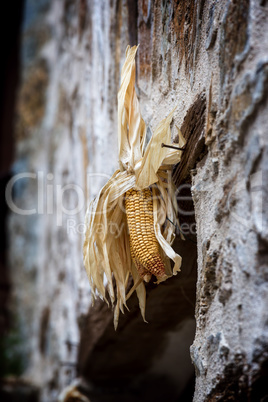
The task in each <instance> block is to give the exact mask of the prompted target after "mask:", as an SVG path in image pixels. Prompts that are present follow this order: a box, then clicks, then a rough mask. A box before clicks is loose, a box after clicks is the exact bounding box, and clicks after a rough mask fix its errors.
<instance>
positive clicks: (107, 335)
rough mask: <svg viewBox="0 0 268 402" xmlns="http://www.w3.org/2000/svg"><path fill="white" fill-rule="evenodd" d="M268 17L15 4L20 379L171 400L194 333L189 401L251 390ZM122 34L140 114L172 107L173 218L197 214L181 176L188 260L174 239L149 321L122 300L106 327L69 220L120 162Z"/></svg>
mask: <svg viewBox="0 0 268 402" xmlns="http://www.w3.org/2000/svg"><path fill="white" fill-rule="evenodd" d="M267 24H268V4H267V2H265V1H257V0H255V1H227V0H226V1H221V2H215V1H210V0H208V1H204V0H197V1H190V0H189V1H178V2H177V1H166V2H161V1H154V2H153V1H146V0H139V1H138V2H137V3H136V2H132V1H125V0H121V1H120V0H119V1H110V2H106V1H97V0H96V1H85V0H80V1H75V0H65V1H61V0H56V1H49V0H44V1H42V2H35V1H31V0H28V1H26V5H25V16H24V26H23V33H22V38H23V42H22V61H23V71H22V84H21V88H20V92H19V96H18V119H17V124H16V135H17V158H16V163H15V165H14V174H16V173H21V172H29V173H31V174H32V176H30V177H28V178H24V179H20V180H18V181H17V182H16V184H15V186H14V196H15V203H16V205H17V206H18V207H19V208H22V209H28V210H29V209H32V208H35V209H36V210H37V211H36V212H38V213H33V214H31V215H21V214H18V213H12V215H11V217H10V221H9V232H10V239H11V241H10V251H9V255H10V266H11V268H12V283H13V299H12V300H13V303H14V306H15V307H14V311H16V316H17V321H18V327H19V330H20V333H21V335H22V338H23V344H22V349H23V356H24V367H25V370H24V372H25V375H24V377H25V378H27V379H29V381H30V382H32V383H33V384H35V385H37V386H39V387H40V388H41V389H42V392H41V400H42V401H52V400H55V398H56V395H57V394H58V392H59V390H60V389H62V388H63V387H64V386H65V385H67V384H68V383H69V382H70V380H72V378H74V377H75V376H76V375H77V374H79V375H81V376H83V377H84V379H85V380H86V381H87V384H89V383H90V390H91V391H89V395H90V397H91V399H92V400H96V401H99V400H110V401H111V400H117V401H118V400H120V399H119V397H121V398H123V399H121V400H124V401H125V400H133V401H135V400H137V399H138V400H143V399H142V397H143V398H145V399H146V400H150V397H152V393H151V390H152V387H153V386H152V383H153V384H154V386H155V383H157V384H159V383H160V382H161V381H162V384H163V387H162V388H161V387H159V388H157V387H156V390H157V391H156V395H155V394H153V397H154V400H157V393H158V397H159V398H160V399H159V400H163V398H164V397H165V396H167V394H161V392H162V391H163V389H165V388H166V389H167V388H168V389H169V392H170V395H168V398H169V400H170V401H172V400H176V399H177V398H179V397H180V398H183V394H182V393H183V389H185V387H186V383H187V381H190V379H191V375H192V369H191V366H190V364H189V360H188V362H187V357H186V355H188V348H189V344H190V343H191V342H193V344H192V346H191V357H192V361H193V363H194V366H195V371H196V386H195V394H194V400H195V401H206V400H207V401H213V400H227V399H228V398H233V400H247V398H249V399H250V400H253V401H255V400H256V401H257V400H261V398H262V397H264V395H265V375H266V376H267V374H265V373H267V364H268V363H267V362H268V349H267V345H268V339H267V338H268V327H267V322H268V317H267V303H268V284H267V246H268V217H267V199H268V194H266V193H267V170H268V167H267V160H268V159H267V156H268V155H267V130H268V127H267V102H268V100H267V84H268V33H267V29H266V27H267ZM129 43H130V44H135V43H139V44H140V47H139V52H138V61H137V90H138V93H139V98H140V102H141V110H142V114H143V117H144V120H145V122H146V124H147V125H149V126H150V127H152V128H154V127H155V126H156V125H157V123H158V122H159V121H160V120H161V119H162V118H163V117H164V116H165V115H166V114H167V113H168V112H169V111H170V110H171V109H173V107H174V106H175V105H178V106H177V109H176V112H175V115H174V123H173V127H172V132H173V133H175V131H176V130H175V128H176V127H175V126H178V127H181V129H182V132H183V134H184V135H185V137H186V138H187V144H188V146H187V148H186V151H185V154H184V157H183V159H182V162H181V164H180V166H177V167H176V169H175V170H174V175H173V177H174V181H175V183H176V185H177V186H179V185H182V184H183V185H185V184H186V186H185V187H183V188H182V189H180V191H181V192H180V193H179V196H180V197H178V202H179V206H180V207H181V210H180V219H181V222H182V223H185V224H186V226H184V227H185V230H186V229H187V228H188V229H189V223H190V224H191V225H192V224H193V223H194V219H193V215H191V218H190V217H189V216H190V215H187V214H185V212H187V211H188V212H189V210H191V202H190V203H188V204H187V200H186V199H185V198H184V199H183V198H182V197H183V196H185V195H187V196H189V185H188V187H187V184H189V183H191V185H192V195H193V201H194V210H195V218H196V223H197V250H198V257H196V254H195V248H196V247H195V244H194V238H195V233H193V236H192V237H191V233H190V234H188V237H189V239H187V240H186V242H185V243H183V242H179V241H178V249H180V250H182V251H181V252H182V253H184V256H183V258H184V265H183V267H182V269H183V273H182V274H181V276H180V274H179V275H178V276H177V277H176V278H173V279H172V280H171V279H170V280H169V281H168V282H169V283H168V282H167V283H166V284H162V285H160V286H159V287H158V288H155V287H154V285H150V286H151V288H149V294H148V315H149V316H148V317H147V319H148V320H149V321H150V324H148V325H147V326H146V325H145V324H144V323H142V321H141V319H140V317H138V312H137V309H136V307H137V306H136V305H135V300H134V299H133V300H132V301H131V300H130V303H131V304H132V308H133V313H131V314H129V315H128V314H127V315H126V316H124V317H122V322H121V324H120V326H119V329H118V333H117V334H115V333H114V332H113V328H112V324H111V313H110V312H109V311H108V310H107V309H106V307H104V306H103V305H102V304H101V305H99V306H98V305H97V306H95V310H94V309H93V310H92V309H91V310H89V313H88V309H89V305H90V290H89V285H88V281H87V278H86V274H85V272H84V269H83V265H82V249H81V248H82V237H83V236H82V232H83V226H82V224H83V222H84V212H85V202H84V201H85V200H86V202H87V200H88V199H91V198H92V197H94V196H95V195H96V194H97V192H98V190H99V189H100V187H101V186H102V185H103V184H104V183H105V182H106V180H107V178H108V177H110V175H111V174H112V173H113V172H114V170H115V168H116V167H117V120H116V106H117V105H116V96H117V90H118V86H119V78H120V68H121V66H122V61H123V58H124V50H125V48H126V46H127V44H129ZM86 172H87V173H88V175H87V174H86ZM83 195H84V196H83ZM80 200H81V203H79V201H80ZM61 201H62V202H61ZM82 201H83V202H82ZM188 201H189V200H188ZM62 203H63V207H64V208H62V206H61V204H62ZM76 207H77V208H76ZM75 208H76V209H77V210H78V211H76V210H75ZM190 212H193V211H190ZM187 225H188V226H187ZM196 262H197V263H198V270H197V272H198V278H197V289H196V290H197V293H196V310H195V315H196V333H195V339H194V340H193V335H194V330H195V328H194V324H193V314H194V313H193V303H194V302H195V282H196V277H195V272H196V269H195V268H196ZM135 309H136V310H135ZM80 331H81V343H80V345H79V354H78V356H77V346H78V343H79V339H80ZM136 334H137V335H139V338H138V340H137V336H135V335H136ZM178 340H180V342H178ZM178 343H179V344H180V345H181V349H180V350H179V349H178ZM136 350H137V351H138V352H137V353H135V351H136ZM175 350H179V352H178V353H177V355H176V354H175V353H173V351H175ZM120 351H121V352H120ZM107 359H108V362H107ZM184 359H186V360H184ZM182 361H183V362H184V361H185V362H186V363H185V364H184V363H182ZM108 363H109V364H108ZM77 364H78V372H76V365H77ZM184 366H185V367H186V368H185V370H182V367H184ZM171 367H172V370H171V369H170V368H171ZM124 376H125V377H124ZM126 378H127V381H126V383H125V384H126V385H125V386H124V389H123V390H122V389H121V391H122V392H121V393H120V392H118V389H120V386H121V384H122V382H123V381H124V380H126ZM129 378H132V381H129ZM163 378H164V380H163ZM116 379H117V380H118V382H117V383H116V382H115V381H116ZM109 380H110V383H109ZM121 380H122V382H121ZM160 380H161V381H160ZM150 381H151V382H150ZM104 384H106V389H105V390H104V389H103V385H104ZM148 384H149V385H148ZM150 384H151V385H150ZM142 390H143V391H144V393H143V394H142ZM107 395H110V399H107V398H108V396H107ZM111 395H112V396H111ZM120 395H121V396H120ZM130 395H131V398H132V399H131V398H130ZM112 397H113V398H114V399H112ZM135 397H137V398H136V399H135ZM105 398H106V399H105ZM161 398H162V399H161ZM190 398H191V396H190ZM184 400H188V399H186V397H185V399H184ZM189 400H191V399H189Z"/></svg>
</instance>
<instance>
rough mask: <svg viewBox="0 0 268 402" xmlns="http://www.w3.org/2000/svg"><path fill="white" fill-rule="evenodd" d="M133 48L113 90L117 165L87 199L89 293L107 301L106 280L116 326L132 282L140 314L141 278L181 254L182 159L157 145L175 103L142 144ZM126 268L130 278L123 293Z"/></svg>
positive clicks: (166, 271) (166, 138) (164, 137)
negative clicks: (177, 246)
mask: <svg viewBox="0 0 268 402" xmlns="http://www.w3.org/2000/svg"><path fill="white" fill-rule="evenodd" d="M136 51H137V46H133V47H132V48H130V47H129V46H128V47H127V50H126V60H125V63H124V66H123V69H122V73H121V87H120V90H119V93H118V144H119V169H118V170H117V171H116V172H115V173H114V175H113V176H112V177H111V179H110V180H109V181H108V182H107V183H106V185H105V186H104V187H103V188H102V189H101V191H100V192H99V194H98V196H97V197H96V198H95V199H94V200H93V201H92V202H91V203H90V204H89V207H88V210H87V213H86V228H87V230H86V234H85V242H84V248H83V253H84V264H85V268H86V271H87V274H88V278H89V282H90V285H91V289H92V293H93V299H94V298H96V297H97V296H98V295H99V296H100V297H102V298H103V299H104V300H106V302H107V303H109V300H108V299H107V298H106V289H105V285H104V283H105V281H107V293H108V295H109V299H110V301H111V303H112V305H113V304H114V303H115V302H116V306H115V309H114V325H115V327H117V324H118V318H119V311H120V310H121V311H122V312H123V308H124V306H126V301H127V299H128V298H129V297H130V295H131V294H132V293H133V291H134V290H135V291H136V293H137V297H138V300H139V306H140V310H141V314H142V316H143V319H144V320H145V301H146V290H145V286H144V281H149V280H150V279H151V277H152V275H153V276H154V277H156V279H157V283H159V282H162V281H164V280H166V279H167V278H168V277H170V276H172V275H175V274H176V273H177V272H178V271H179V270H180V266H181V257H180V256H179V255H178V254H176V253H175V252H174V250H173V249H172V247H171V244H172V242H173V240H174V238H175V226H174V224H172V222H174V223H175V222H176V221H177V208H176V207H177V202H176V198H175V193H174V187H173V186H172V184H171V182H170V173H171V169H172V166H173V165H174V164H175V163H177V162H179V160H180V157H181V151H180V150H178V149H171V148H167V147H161V144H162V143H165V144H170V143H171V131H170V123H171V120H172V116H173V112H174V111H172V112H171V113H170V114H169V115H168V116H167V117H166V118H165V119H164V120H163V121H161V122H160V124H159V125H158V126H157V128H156V130H155V132H154V133H153V135H152V137H151V139H150V141H149V143H148V145H147V147H146V148H145V137H146V125H145V123H144V121H143V119H142V117H141V114H140V107H139V101H138V99H137V95H136V91H135V55H136ZM178 135H179V142H178V144H176V145H178V146H179V147H182V146H184V144H185V140H184V138H183V137H182V134H181V133H180V131H178ZM167 218H168V219H167ZM111 224H113V225H117V227H118V228H120V231H118V233H119V235H118V236H114V234H112V233H111V232H110V227H111ZM97 229H98V230H97ZM170 260H173V262H174V266H173V269H171V265H170ZM130 276H131V277H132V278H133V286H132V289H131V290H130V291H129V293H128V294H126V289H127V286H128V282H129V278H130ZM113 279H114V283H115V285H116V286H113Z"/></svg>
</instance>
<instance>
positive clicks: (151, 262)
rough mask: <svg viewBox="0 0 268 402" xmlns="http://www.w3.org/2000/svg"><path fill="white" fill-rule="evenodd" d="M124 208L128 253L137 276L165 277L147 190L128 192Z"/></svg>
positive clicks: (150, 199) (148, 277)
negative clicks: (127, 231)
mask: <svg viewBox="0 0 268 402" xmlns="http://www.w3.org/2000/svg"><path fill="white" fill-rule="evenodd" d="M125 208H126V215H127V223H128V228H129V236H130V252H131V257H132V259H133V261H134V262H135V265H136V267H137V270H138V272H139V275H140V276H141V277H142V278H144V279H147V280H148V279H150V277H151V275H155V276H156V277H157V279H161V278H163V277H164V276H165V265H164V263H163V261H162V258H161V256H160V250H159V243H158V241H157V239H156V237H155V232H154V218H153V200H152V194H151V191H150V189H149V188H146V189H144V190H140V191H139V190H134V189H131V190H128V191H127V192H126V197H125Z"/></svg>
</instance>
